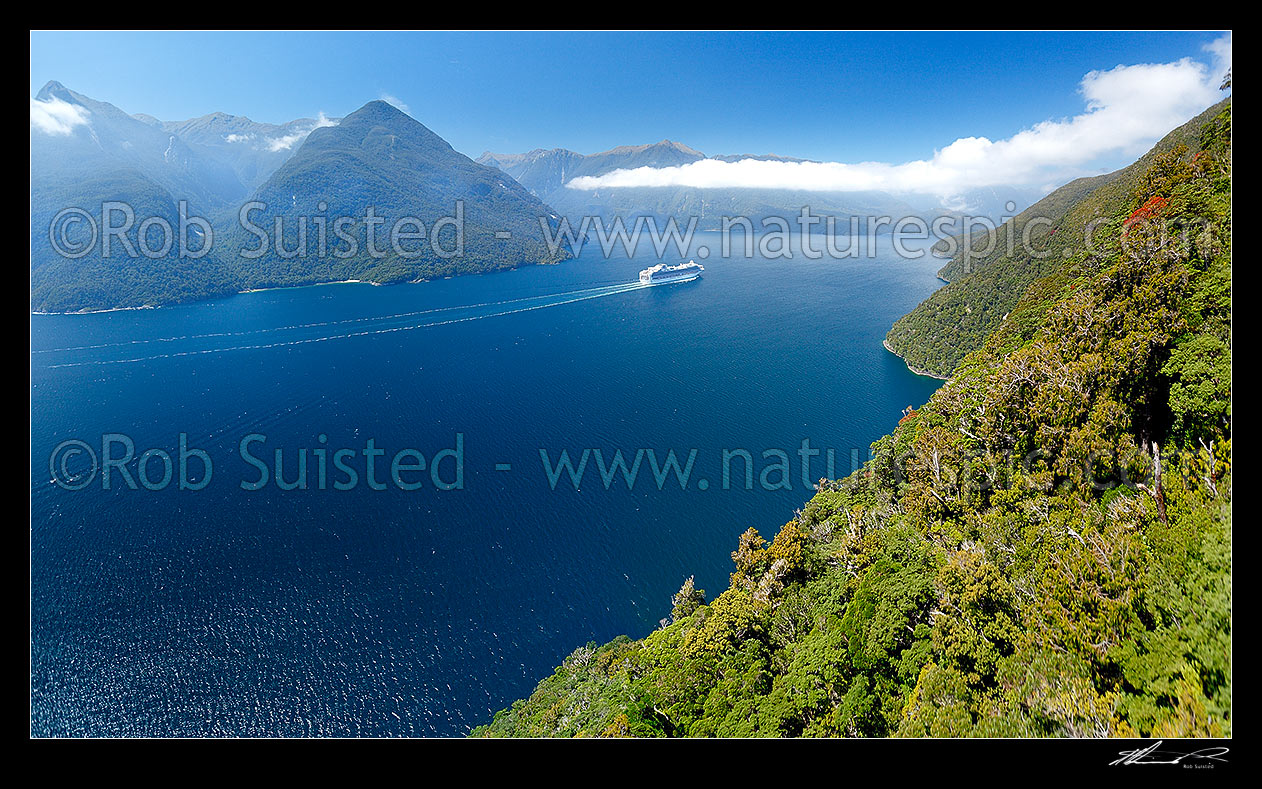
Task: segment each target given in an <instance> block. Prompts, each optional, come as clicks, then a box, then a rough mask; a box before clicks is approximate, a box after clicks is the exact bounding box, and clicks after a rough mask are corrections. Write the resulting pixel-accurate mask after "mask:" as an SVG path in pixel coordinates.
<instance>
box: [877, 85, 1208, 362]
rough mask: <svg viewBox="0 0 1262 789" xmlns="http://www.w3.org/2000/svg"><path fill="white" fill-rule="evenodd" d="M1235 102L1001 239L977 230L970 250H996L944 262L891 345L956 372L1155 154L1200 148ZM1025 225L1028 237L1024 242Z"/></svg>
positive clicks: (1043, 206)
mask: <svg viewBox="0 0 1262 789" xmlns="http://www.w3.org/2000/svg"><path fill="white" fill-rule="evenodd" d="M1230 101H1231V100H1230V99H1226V100H1224V101H1223V102H1222V103H1220V104H1218V105H1216V106H1214V107H1211V108H1210V109H1208V110H1206V111H1205V112H1204V113H1202V114H1201V115H1199V116H1197V117H1196V118H1193V119H1192V120H1191V121H1188V122H1187V123H1186V124H1184V125H1183V126H1181V127H1179V128H1178V129H1175V130H1174V131H1172V132H1171V133H1170V134H1168V135H1167V136H1166V137H1165V138H1164V139H1162V140H1161V142H1159V143H1158V144H1157V145H1156V146H1155V147H1154V148H1153V149H1152V150H1151V151H1149V152H1148V153H1147V154H1145V155H1144V157H1143V158H1141V159H1140V160H1139V161H1137V162H1135V163H1134V164H1132V165H1131V166H1129V167H1127V168H1125V169H1123V170H1119V171H1117V172H1115V173H1111V174H1109V175H1103V176H1097V177H1095V178H1088V179H1079V180H1077V181H1074V182H1072V183H1070V184H1067V185H1066V186H1063V187H1061V188H1060V189H1058V190H1056V191H1055V192H1053V193H1052V194H1050V195H1048V196H1047V197H1046V198H1044V199H1043V200H1041V201H1039V202H1038V203H1036V204H1035V205H1034V206H1032V207H1031V208H1029V209H1028V210H1026V211H1024V212H1022V213H1021V214H1020V215H1019V216H1017V217H1016V218H1014V219H1012V220H1011V221H1010V222H1008V223H1006V224H1005V225H1004V226H1003V227H1001V228H999V229H998V231H997V232H996V237H995V238H993V239H988V238H986V237H985V234H980V235H979V236H978V237H975V238H974V239H973V240H972V241H971V242H970V245H971V248H972V249H974V250H987V249H989V250H990V251H989V252H988V253H987V254H984V255H980V256H978V257H966V256H964V255H958V256H956V257H955V258H954V259H953V260H951V262H949V263H948V264H947V265H946V266H944V267H943V268H942V270H941V271H940V272H939V276H941V277H943V278H944V279H948V280H950V281H951V282H950V284H949V285H947V286H946V287H944V288H942V289H940V290H938V291H937V292H935V293H934V294H933V295H932V296H930V297H929V298H928V299H926V300H925V301H924V302H923V303H922V304H920V306H918V307H916V309H914V310H912V311H911V312H910V313H908V314H907V315H905V316H903V317H902V318H901V319H899V320H898V322H896V323H895V324H894V326H893V327H892V328H891V329H890V331H889V334H888V335H886V338H885V342H886V347H887V348H889V349H890V350H891V351H893V352H894V353H896V354H898V355H899V356H901V357H902V358H903V359H904V360H905V361H906V362H907V364H908V366H909V367H911V368H913V369H916V370H921V371H925V372H928V373H930V374H932V375H937V376H940V377H945V376H948V375H950V374H951V373H952V371H953V370H955V368H956V366H957V365H958V364H959V363H960V360H962V359H963V358H964V357H965V356H966V355H967V354H968V353H970V352H971V351H973V350H976V349H977V348H978V347H980V346H981V344H982V341H983V340H984V339H985V338H986V335H987V334H989V333H990V332H991V331H993V330H995V328H996V327H998V326H999V325H1000V324H1001V323H1002V322H1003V320H1004V319H1005V317H1006V316H1008V315H1009V314H1010V313H1011V312H1012V309H1013V307H1014V306H1016V303H1017V300H1018V299H1019V298H1020V297H1021V295H1022V293H1024V292H1025V290H1026V288H1028V287H1029V286H1030V284H1031V283H1033V282H1034V281H1035V280H1037V279H1039V278H1041V277H1045V276H1048V275H1051V274H1054V273H1055V272H1057V271H1060V270H1061V269H1062V268H1063V267H1064V266H1065V264H1066V261H1067V260H1069V259H1070V258H1071V257H1072V256H1073V255H1074V254H1075V253H1076V252H1078V251H1079V250H1081V249H1082V248H1083V246H1084V238H1085V236H1086V234H1087V230H1088V228H1089V227H1091V224H1092V222H1094V221H1095V220H1097V219H1099V218H1100V217H1104V216H1109V215H1111V214H1113V213H1115V212H1116V211H1117V210H1118V208H1119V207H1120V206H1121V205H1122V204H1124V203H1125V201H1126V200H1127V198H1128V197H1129V196H1130V195H1131V193H1132V192H1133V191H1134V190H1135V189H1136V188H1137V187H1138V186H1139V184H1140V181H1141V180H1142V179H1143V178H1144V176H1145V174H1146V173H1147V172H1148V170H1149V168H1150V167H1151V165H1152V163H1153V162H1154V161H1155V160H1156V159H1157V157H1159V156H1161V155H1162V154H1164V153H1166V152H1169V151H1171V150H1173V149H1175V148H1176V147H1178V146H1180V145H1183V146H1187V147H1189V148H1193V149H1194V148H1195V146H1196V142H1197V140H1198V139H1199V138H1200V136H1201V134H1202V132H1203V130H1204V129H1205V127H1206V126H1207V124H1210V123H1211V122H1212V121H1213V119H1214V118H1215V117H1216V116H1217V115H1218V113H1219V112H1220V111H1221V110H1222V109H1223V108H1224V107H1225V106H1227V105H1228V104H1229V103H1230ZM1027 226H1028V228H1027ZM1027 232H1028V238H1029V243H1028V244H1027V243H1024V241H1023V239H1025V238H1026V237H1027ZM954 241H955V244H956V245H957V248H961V247H962V246H963V242H962V239H958V238H957V239H955V240H954Z"/></svg>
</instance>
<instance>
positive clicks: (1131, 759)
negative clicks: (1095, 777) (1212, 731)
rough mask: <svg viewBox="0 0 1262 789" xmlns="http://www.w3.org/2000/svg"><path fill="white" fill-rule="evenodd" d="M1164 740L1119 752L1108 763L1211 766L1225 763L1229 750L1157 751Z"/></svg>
mask: <svg viewBox="0 0 1262 789" xmlns="http://www.w3.org/2000/svg"><path fill="white" fill-rule="evenodd" d="M1163 742H1164V740H1157V741H1156V742H1154V743H1153V744H1152V745H1149V746H1148V747H1147V748H1136V749H1135V750H1133V751H1119V752H1118V753H1119V756H1120V757H1121V758H1119V759H1117V760H1116V761H1112V762H1109V766H1110V767H1114V766H1116V765H1119V764H1121V765H1129V764H1184V763H1185V762H1188V763H1201V764H1206V763H1207V764H1209V765H1210V766H1212V765H1213V763H1215V762H1222V763H1224V764H1225V763H1226V762H1227V760H1226V759H1224V758H1222V757H1223V756H1226V755H1227V752H1228V751H1230V750H1231V749H1230V748H1224V747H1222V746H1214V747H1211V748H1202V749H1200V750H1199V751H1189V752H1187V753H1179V752H1178V751H1171V750H1158V748H1160V747H1161V744H1162V743H1163Z"/></svg>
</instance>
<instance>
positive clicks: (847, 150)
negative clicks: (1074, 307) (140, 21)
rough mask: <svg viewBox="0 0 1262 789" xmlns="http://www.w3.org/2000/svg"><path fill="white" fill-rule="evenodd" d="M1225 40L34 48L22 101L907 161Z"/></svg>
mask: <svg viewBox="0 0 1262 789" xmlns="http://www.w3.org/2000/svg"><path fill="white" fill-rule="evenodd" d="M1220 36H1221V34H1220V33H1214V32H1190V33H1180V32H1156V33H1121V34H1118V33H916V34H903V33H805V34H796V33H715V34H692V33H664V34H659V33H523V34H516V33H151V32H132V33H109V32H79V33H42V32H37V33H32V34H31V94H32V95H34V94H35V92H37V91H38V90H39V88H40V87H41V86H42V85H43V84H44V83H45V82H46V81H48V80H50V79H56V80H59V81H61V82H62V83H64V84H65V85H66V86H67V87H70V88H72V89H74V90H77V91H79V92H81V93H84V94H87V95H89V96H91V97H93V98H96V99H100V100H103V101H109V102H111V103H113V104H116V105H118V106H119V107H121V108H123V109H125V110H127V111H128V112H133V113H134V112H146V113H149V114H151V115H156V116H158V117H160V118H162V119H166V120H172V119H183V118H187V117H193V116H197V115H203V114H206V113H209V112H213V111H224V112H229V113H232V114H237V115H248V116H249V117H251V118H253V119H255V120H261V121H273V122H280V121H286V120H290V119H292V118H296V117H303V116H307V117H313V116H315V115H316V114H318V113H320V112H324V113H326V114H327V115H330V116H339V115H344V114H346V113H349V112H351V111H353V110H354V109H356V108H357V107H359V106H361V105H362V104H364V103H365V102H367V101H369V100H372V99H376V98H382V97H385V96H391V97H394V98H395V100H396V101H398V102H400V103H402V104H404V105H406V107H407V108H408V110H409V112H410V113H411V114H412V115H413V116H414V117H416V118H417V119H418V120H420V121H421V122H423V123H425V124H426V125H427V126H429V127H430V128H431V129H433V130H434V131H436V132H438V133H439V134H440V135H442V136H443V137H444V138H446V139H447V140H448V141H449V142H451V144H452V145H453V146H454V147H455V148H456V149H457V150H460V151H462V152H464V153H467V154H469V155H471V156H477V155H478V154H479V153H481V152H482V151H483V150H487V149H490V150H494V151H497V152H518V151H523V150H529V149H531V148H538V147H544V148H551V147H565V148H571V149H574V150H577V151H580V152H584V153H591V152H595V151H599V150H605V149H607V148H610V147H613V146H615V145H622V144H636V143H645V142H654V141H657V140H660V139H663V138H669V139H673V140H679V141H682V142H685V143H687V144H689V145H691V146H693V147H695V148H697V149H699V150H702V151H704V152H706V153H710V154H718V153H767V152H774V153H779V154H784V155H792V156H800V157H806V158H812V159H820V160H827V161H837V162H864V161H881V162H905V161H909V160H914V159H924V158H927V157H930V156H932V155H933V152H934V151H935V150H937V149H941V148H943V147H944V146H949V145H950V144H951V143H952V142H953V141H955V140H957V139H958V138H966V137H974V136H984V137H987V138H990V139H992V140H1000V139H1004V138H1008V137H1011V136H1012V135H1014V134H1015V133H1017V132H1019V131H1021V130H1022V129H1026V128H1029V127H1031V126H1033V125H1034V124H1037V123H1040V122H1042V121H1046V120H1049V119H1052V120H1055V119H1060V118H1066V117H1069V116H1073V115H1075V114H1078V113H1082V112H1083V110H1084V98H1083V95H1082V93H1081V92H1080V87H1081V83H1082V81H1083V78H1084V75H1086V74H1087V73H1088V72H1091V71H1095V70H1108V69H1112V68H1114V67H1116V66H1118V65H1134V64H1145V63H1171V62H1174V61H1178V60H1179V59H1181V58H1193V59H1195V60H1198V61H1201V62H1204V63H1206V64H1209V63H1210V60H1211V58H1210V55H1209V54H1208V53H1207V52H1206V51H1205V50H1204V47H1205V46H1206V45H1207V44H1208V43H1210V42H1212V41H1214V40H1216V39H1218V38H1220ZM1128 155H1129V154H1125V155H1124V154H1122V153H1121V152H1119V153H1117V154H1115V155H1112V158H1113V159H1115V160H1116V161H1101V162H1093V166H1096V167H1099V166H1105V165H1116V164H1121V163H1124V162H1125V161H1128V159H1127V158H1126V157H1127V156H1128ZM1105 158H1108V157H1105ZM1132 158H1133V157H1132Z"/></svg>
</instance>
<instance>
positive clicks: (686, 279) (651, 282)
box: [640, 271, 701, 285]
mask: <svg viewBox="0 0 1262 789" xmlns="http://www.w3.org/2000/svg"><path fill="white" fill-rule="evenodd" d="M700 277H701V272H700V271H698V272H696V273H694V274H684V275H683V276H680V277H671V278H670V279H659V280H648V281H645V280H640V284H641V285H674V284H676V283H679V282H692V281H693V280H694V279H698V278H700Z"/></svg>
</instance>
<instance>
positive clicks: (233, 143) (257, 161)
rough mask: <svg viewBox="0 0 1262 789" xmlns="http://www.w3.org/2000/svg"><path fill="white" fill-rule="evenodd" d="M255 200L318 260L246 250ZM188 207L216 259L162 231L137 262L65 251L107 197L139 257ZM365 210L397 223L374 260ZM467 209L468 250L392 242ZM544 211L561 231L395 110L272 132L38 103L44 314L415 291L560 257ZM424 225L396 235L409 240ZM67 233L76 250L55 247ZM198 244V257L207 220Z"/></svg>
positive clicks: (236, 119) (245, 123) (74, 101)
mask: <svg viewBox="0 0 1262 789" xmlns="http://www.w3.org/2000/svg"><path fill="white" fill-rule="evenodd" d="M255 181H258V182H259V183H258V185H257V187H255V188H250V184H252V183H254V182H255ZM250 199H253V200H258V201H262V202H263V203H265V204H266V205H267V206H268V208H267V209H266V210H263V211H256V212H254V213H253V214H252V215H251V216H252V219H253V220H254V221H255V222H256V223H258V224H259V225H261V226H262V227H264V228H267V230H268V231H269V232H270V231H271V230H272V229H273V228H274V227H275V225H274V222H275V220H276V219H277V218H279V219H280V220H281V222H282V227H283V230H284V233H285V237H286V238H287V239H289V242H290V245H291V246H289V247H287V248H292V244H294V243H296V237H297V235H298V233H299V222H300V221H303V222H311V223H312V225H311V229H312V236H313V238H312V243H311V247H310V254H308V255H306V256H302V257H283V256H282V255H281V254H279V253H278V252H277V250H276V248H275V246H274V245H270V248H269V250H268V252H267V253H266V254H264V255H262V256H261V257H258V258H252V257H243V256H242V254H241V253H243V252H245V251H248V250H250V249H253V248H255V247H256V246H257V244H258V239H257V238H256V237H255V236H253V235H251V234H250V233H249V232H248V231H247V230H246V229H244V228H243V227H242V226H241V223H240V222H239V209H240V207H241V206H242V205H243V204H244V203H245V202H246V201H247V200H250ZM181 200H187V201H188V202H189V213H190V215H192V216H197V217H205V218H206V219H208V220H210V221H211V222H213V225H214V231H213V236H212V238H213V241H214V245H213V248H212V250H211V251H210V252H209V253H208V254H206V255H199V254H195V255H185V256H181V255H180V249H179V244H178V242H177V243H173V244H172V246H171V247H170V248H168V249H164V248H163V239H162V238H161V237H160V234H158V233H157V231H155V230H154V229H153V228H149V229H148V231H147V234H146V239H148V241H149V243H148V247H149V249H151V250H153V254H138V255H131V254H128V253H127V250H126V249H125V248H124V245H123V244H122V242H121V241H118V240H116V243H114V244H113V248H112V249H111V250H110V254H109V255H106V254H105V249H104V248H103V243H102V239H101V238H100V237H99V236H98V237H97V239H96V243H95V244H92V245H91V246H90V247H89V249H88V251H87V252H86V253H85V254H82V255H78V254H77V253H75V252H74V251H73V249H70V250H69V251H70V252H71V254H69V255H67V254H63V253H64V252H67V251H68V247H73V245H75V244H85V243H87V242H88V241H90V240H91V239H90V237H89V234H88V233H87V224H86V223H85V222H82V221H80V222H77V223H76V222H70V223H69V224H67V225H65V226H64V227H63V226H62V225H61V224H59V222H60V220H58V222H57V223H55V222H54V220H55V219H57V217H58V215H59V214H60V213H61V212H63V210H65V209H75V210H76V211H77V210H82V211H85V212H86V213H87V214H88V215H89V216H90V217H91V218H92V221H93V222H94V223H95V224H96V225H97V226H98V227H102V226H103V225H104V222H103V221H102V220H103V218H102V206H103V205H104V204H105V203H108V202H118V203H123V204H126V205H128V206H130V207H131V209H132V212H133V217H134V220H133V225H132V226H131V227H130V228H129V229H128V230H127V231H126V232H125V233H123V235H124V236H125V238H126V239H127V241H128V242H129V243H130V244H131V246H132V248H134V249H137V250H139V249H140V244H139V242H140V237H139V235H138V234H139V230H140V225H141V223H143V222H144V220H146V219H149V218H154V219H160V220H163V221H165V222H166V223H167V224H168V226H170V227H171V228H172V229H173V230H175V231H176V232H178V228H179V226H180V221H179V220H180V216H179V210H178V206H179V202H180V201H181ZM370 206H371V207H372V208H373V209H374V212H375V215H376V216H377V217H381V218H383V219H385V220H386V224H385V225H384V226H383V227H384V228H385V233H386V235H385V236H384V237H383V238H381V239H379V241H378V247H379V248H380V247H384V254H382V255H380V256H372V255H370V254H369V253H368V250H367V246H366V243H365V242H366V240H367V236H366V230H365V222H364V219H365V217H366V211H367V209H368V208H369V207H370ZM458 206H459V211H461V212H463V218H464V230H463V248H460V245H459V243H458V242H459V241H460V240H461V239H460V238H459V237H458V235H457V233H456V230H455V228H454V225H455V223H454V221H453V222H450V223H446V224H445V225H444V224H440V227H439V229H440V233H439V250H438V251H437V252H435V251H434V249H433V247H432V246H431V245H430V244H429V243H428V242H418V241H414V240H410V239H407V238H406V237H402V238H401V239H400V241H399V244H400V249H401V250H402V252H403V254H399V253H398V252H397V251H396V250H395V249H393V248H392V247H391V245H390V240H389V236H388V233H389V228H390V227H391V225H392V224H393V222H394V220H397V219H400V218H403V217H414V218H416V219H419V220H421V222H422V223H423V225H424V226H425V229H426V230H427V231H432V230H433V228H434V224H435V222H436V221H437V220H439V219H441V218H443V217H451V218H452V219H453V220H454V219H455V218H456V216H457V211H458ZM300 217H302V219H301V220H300ZM340 217H350V218H352V219H353V220H354V221H352V222H351V223H350V224H348V225H346V226H345V227H344V228H343V229H344V231H345V232H347V233H350V234H355V233H358V234H359V238H360V240H359V248H358V249H357V250H356V251H355V253H354V254H350V255H347V256H342V257H337V256H334V255H333V254H332V253H333V252H336V251H337V250H338V249H339V248H340V247H338V246H337V242H338V239H337V237H336V236H334V235H333V232H334V231H333V224H334V220H336V219H337V218H340ZM539 217H543V218H544V219H545V221H547V222H550V223H553V224H555V220H556V217H555V212H553V211H552V209H550V208H549V207H548V206H547V205H545V204H544V203H543V202H541V201H540V200H538V199H537V198H535V197H533V196H532V195H530V194H529V193H528V192H527V191H526V190H525V189H524V188H522V186H521V185H520V184H518V183H517V182H516V181H514V180H513V179H512V178H510V177H508V176H506V175H505V174H504V173H503V172H502V171H500V170H498V169H495V168H491V167H486V166H483V165H480V164H477V163H475V162H473V161H472V160H470V159H469V158H468V157H466V156H464V155H462V154H460V153H457V152H456V151H455V150H453V149H452V148H451V146H450V145H448V144H447V143H446V142H445V141H444V140H442V139H441V138H440V137H438V135H436V134H434V133H433V132H431V131H430V130H429V129H427V128H425V127H424V126H423V125H421V124H420V123H418V122H417V121H415V120H413V119H412V118H410V117H408V116H407V115H405V114H403V113H401V112H399V111H398V110H396V109H395V108H394V107H392V106H390V105H388V104H386V103H384V102H370V103H369V104H367V105H365V106H364V107H362V108H361V109H359V110H358V111H356V112H355V113H353V114H352V115H350V116H348V117H347V118H345V119H342V121H341V122H340V123H339V122H336V121H331V120H328V119H324V118H321V119H318V120H309V119H302V120H297V121H291V122H289V123H286V124H277V125H273V124H264V123H257V122H254V121H251V120H250V119H248V118H244V117H241V116H233V115H227V114H224V113H214V114H212V115H207V116H204V117H201V118H196V119H193V120H188V121H178V122H164V121H160V120H158V119H156V118H154V117H152V116H149V115H144V114H140V115H135V116H133V115H128V114H127V113H125V112H123V111H122V110H120V109H118V108H117V107H115V106H113V105H112V104H108V103H105V102H100V101H96V100H93V99H90V98H88V97H86V96H83V95H82V94H79V93H76V92H74V91H71V90H69V89H67V88H65V87H64V86H63V85H61V84H60V83H56V82H50V83H48V85H46V86H45V87H44V89H42V90H41V91H40V92H39V94H38V95H37V96H36V97H35V99H34V100H33V101H32V102H31V309H32V310H35V311H49V312H71V311H79V310H101V309H113V308H126V307H148V306H156V305H161V304H172V303H178V302H183V301H190V300H197V299H205V298H210V297H213V296H218V295H223V294H227V293H233V292H236V291H238V290H242V289H247V288H256V287H268V286H280V285H302V284H311V283H316V282H328V281H341V280H346V279H361V280H365V281H372V282H381V283H385V282H405V281H413V280H418V279H427V278H432V277H440V276H451V275H454V274H461V273H477V272H484V271H492V270H498V269H504V268H513V267H516V266H521V265H529V264H532V263H553V262H557V261H558V260H561V259H564V258H565V257H567V256H568V254H569V253H568V252H567V251H566V250H565V249H564V248H563V247H562V248H558V249H557V250H555V251H553V250H551V249H550V248H549V247H548V245H547V243H546V240H545V237H544V234H543V232H542V229H541V226H540V220H539ZM317 218H320V220H321V221H323V220H327V221H328V229H327V234H328V236H327V240H328V243H329V248H328V249H327V251H328V252H329V254H326V255H323V256H321V255H319V254H318V251H319V250H318V247H317V246H316V243H317V242H316V240H315V238H314V228H315V226H316V223H317ZM71 219H74V217H71ZM113 221H114V222H115V223H116V224H117V223H119V222H121V221H122V216H121V215H116V216H115V218H114V220H113ZM444 227H445V228H446V229H443V228H444ZM415 230H416V228H414V227H400V231H401V232H402V233H412V232H415ZM59 233H61V234H63V235H64V236H65V238H64V241H67V242H71V243H70V244H65V243H62V244H59V245H58V246H59V247H60V248H58V246H54V244H55V243H56V242H57V241H58V238H57V237H58V234H59ZM497 233H506V234H508V237H507V238H497V237H496V234H497ZM189 238H190V244H189V247H190V248H191V249H192V250H193V251H194V253H197V252H199V251H200V248H201V242H202V237H201V234H200V231H199V229H198V228H197V227H196V226H194V227H191V228H190V230H189ZM418 247H419V249H418ZM413 252H419V254H417V255H413V254H412V253H413ZM448 253H458V254H455V255H449V254H448Z"/></svg>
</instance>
